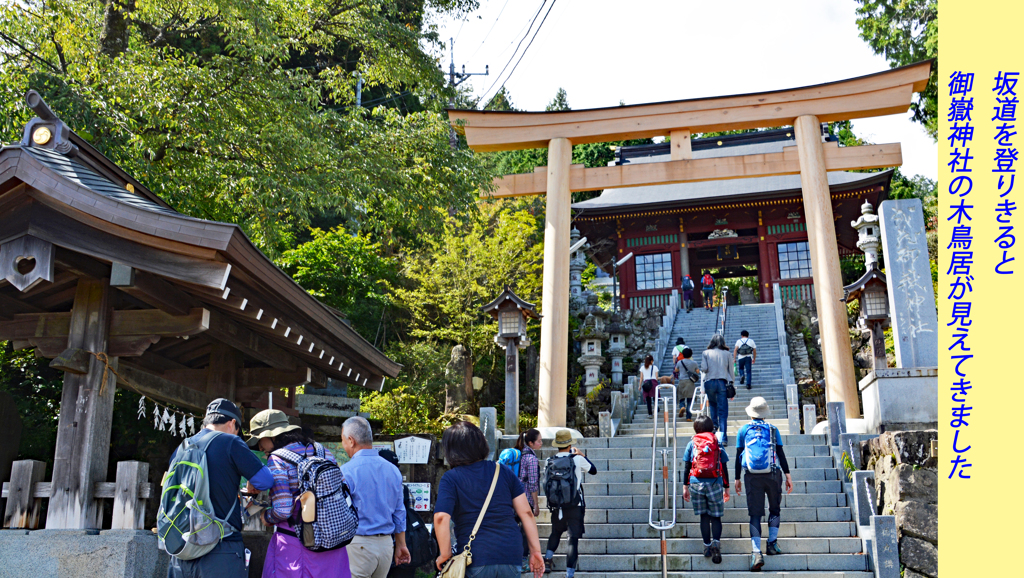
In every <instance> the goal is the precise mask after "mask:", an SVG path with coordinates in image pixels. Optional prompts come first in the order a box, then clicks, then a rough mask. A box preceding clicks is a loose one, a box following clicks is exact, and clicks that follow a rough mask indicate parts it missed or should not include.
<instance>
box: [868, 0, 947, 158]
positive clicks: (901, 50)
mask: <svg viewBox="0 0 1024 578" xmlns="http://www.w3.org/2000/svg"><path fill="white" fill-rule="evenodd" d="M857 3H858V4H859V5H860V6H858V7H857V27H858V28H859V29H860V36H861V38H863V39H864V40H865V41H866V42H867V43H868V45H870V46H871V49H872V50H874V51H875V54H880V55H882V56H884V57H885V59H886V60H888V61H889V65H890V66H892V67H894V68H895V67H898V66H905V65H907V64H913V63H915V62H919V61H921V60H927V59H929V58H938V55H939V3H938V0H857ZM938 71H939V64H938V62H936V63H935V64H934V65H933V66H932V74H931V78H930V79H929V80H928V86H927V88H925V90H924V91H923V92H921V93H920V94H919V95H917V96H916V97H915V99H916V100H915V101H914V103H913V104H911V110H913V111H914V120H916V121H917V122H919V123H921V124H922V125H923V126H924V129H925V131H926V132H927V133H928V135H929V136H931V137H932V139H933V140H934V139H935V138H936V135H937V134H938V133H937V130H938V128H937V124H936V122H937V116H936V114H937V110H938Z"/></svg>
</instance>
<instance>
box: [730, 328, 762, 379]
mask: <svg viewBox="0 0 1024 578" xmlns="http://www.w3.org/2000/svg"><path fill="white" fill-rule="evenodd" d="M732 355H733V357H735V358H736V366H737V367H738V368H739V374H740V385H743V383H744V382H746V384H747V389H750V388H751V386H752V385H753V381H752V380H753V369H754V362H756V361H757V344H756V343H754V340H753V339H751V338H750V332H749V331H747V330H746V329H744V330H743V331H740V338H739V339H737V340H736V345H734V346H733V348H732Z"/></svg>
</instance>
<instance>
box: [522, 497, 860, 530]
mask: <svg viewBox="0 0 1024 578" xmlns="http://www.w3.org/2000/svg"><path fill="white" fill-rule="evenodd" d="M648 499H649V498H648ZM670 501H671V500H670ZM729 501H730V502H731V501H732V500H731V499H730V500H729ZM660 502H661V499H660V498H659V497H657V496H656V497H655V505H657V504H659V503H660ZM648 503H649V502H648ZM688 507H689V504H688V503H686V502H684V501H683V498H682V496H678V500H677V503H676V522H678V523H686V524H698V523H700V516H698V515H696V514H694V513H693V510H692V509H688ZM683 508H687V509H683ZM655 515H656V519H657V517H658V516H659V514H655ZM551 516H552V513H551V512H550V511H548V510H542V511H541V512H540V515H539V516H537V522H538V523H548V524H550V523H551ZM671 517H672V511H671V510H663V511H662V513H661V514H660V518H661V519H671ZM649 519H650V517H649V514H648V510H647V508H644V509H635V508H634V509H629V510H606V509H597V508H593V507H592V506H591V503H590V499H589V498H588V500H587V513H586V517H585V519H584V522H585V523H587V524H644V523H647V522H648V520H649ZM783 519H784V520H786V521H787V522H849V521H850V520H851V519H852V518H851V517H850V508H840V507H832V508H786V509H785V510H784V511H783ZM749 521H750V517H749V516H748V515H747V509H746V508H745V507H743V508H726V509H725V511H724V514H723V516H722V522H723V523H732V522H736V523H741V522H743V523H746V522H749Z"/></svg>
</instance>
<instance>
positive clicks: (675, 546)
mask: <svg viewBox="0 0 1024 578" xmlns="http://www.w3.org/2000/svg"><path fill="white" fill-rule="evenodd" d="M762 531H764V530H762ZM546 543H547V536H545V537H544V540H542V541H541V548H542V549H544V548H546V546H547V544H546ZM666 544H667V548H666V550H667V551H668V553H669V554H701V555H703V554H704V543H703V540H702V539H701V538H700V537H697V538H670V539H668V540H666ZM763 544H764V543H763V541H762V548H763V547H764V546H763ZM568 545H569V538H568V536H567V535H565V534H563V536H562V540H561V541H560V542H559V543H558V550H560V551H562V552H565V550H566V548H568ZM779 547H781V548H782V551H783V552H785V553H786V554H860V553H861V549H862V545H861V540H860V538H829V537H822V538H779ZM721 548H722V554H748V555H749V554H750V539H749V538H724V537H723V538H722V542H721ZM558 550H556V552H557V551H558ZM579 552H580V554H659V555H660V554H661V540H660V539H650V538H646V539H636V538H634V539H632V540H614V539H612V540H602V539H591V538H589V537H588V536H587V534H584V536H583V538H582V539H581V540H580V542H579ZM765 558H767V556H765Z"/></svg>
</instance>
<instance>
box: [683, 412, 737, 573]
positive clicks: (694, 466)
mask: <svg viewBox="0 0 1024 578" xmlns="http://www.w3.org/2000/svg"><path fill="white" fill-rule="evenodd" d="M714 429H715V426H714V424H713V423H712V422H711V418H710V417H708V416H706V415H699V416H697V419H695V420H693V432H694V436H693V439H691V440H690V443H688V444H686V449H685V450H683V500H685V501H687V502H690V501H692V502H693V513H694V514H697V515H698V516H700V536H701V538H703V539H704V557H705V558H711V562H713V563H715V564H721V563H722V545H721V542H722V516H723V515H725V503H726V502H728V501H729V468H728V467H726V464H727V463H728V462H729V456H728V454H726V453H725V448H724V447H721V446H719V445H718V438H716V437H715V434H714ZM691 488H692V490H691Z"/></svg>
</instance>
